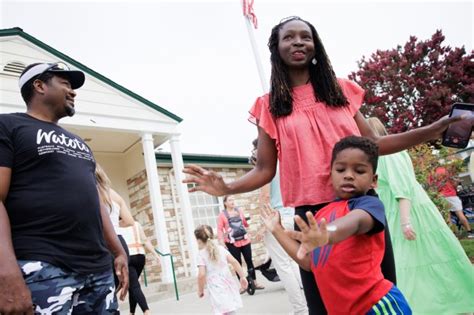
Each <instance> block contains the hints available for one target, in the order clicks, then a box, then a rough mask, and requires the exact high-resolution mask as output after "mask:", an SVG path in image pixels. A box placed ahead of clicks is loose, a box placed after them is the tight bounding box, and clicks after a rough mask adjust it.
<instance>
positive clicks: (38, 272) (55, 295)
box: [18, 260, 84, 314]
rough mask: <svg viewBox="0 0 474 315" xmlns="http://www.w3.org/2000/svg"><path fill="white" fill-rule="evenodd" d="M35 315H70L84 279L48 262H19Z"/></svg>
mask: <svg viewBox="0 0 474 315" xmlns="http://www.w3.org/2000/svg"><path fill="white" fill-rule="evenodd" d="M18 265H19V266H20V269H21V271H22V274H23V278H24V279H25V283H26V285H27V286H28V288H29V289H30V291H31V298H32V300H33V305H34V307H35V314H69V313H70V311H71V309H72V307H73V302H74V296H75V294H76V293H77V291H78V290H79V289H80V288H81V287H82V286H83V282H84V279H83V278H82V277H81V276H80V275H78V274H76V273H73V272H67V271H65V270H64V269H61V268H58V267H56V266H54V265H51V264H49V263H46V262H41V261H30V260H19V261H18Z"/></svg>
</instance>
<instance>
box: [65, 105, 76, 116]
mask: <svg viewBox="0 0 474 315" xmlns="http://www.w3.org/2000/svg"><path fill="white" fill-rule="evenodd" d="M75 113H76V110H75V109H74V107H72V106H70V105H66V115H68V116H69V117H72V116H74V114H75Z"/></svg>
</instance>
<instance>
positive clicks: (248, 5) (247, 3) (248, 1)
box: [242, 0, 258, 28]
mask: <svg viewBox="0 0 474 315" xmlns="http://www.w3.org/2000/svg"><path fill="white" fill-rule="evenodd" d="M253 1H254V0H242V4H243V9H244V16H246V17H247V18H248V19H249V20H250V22H252V24H253V26H254V27H255V28H257V25H258V24H257V16H256V15H255V11H254V10H253Z"/></svg>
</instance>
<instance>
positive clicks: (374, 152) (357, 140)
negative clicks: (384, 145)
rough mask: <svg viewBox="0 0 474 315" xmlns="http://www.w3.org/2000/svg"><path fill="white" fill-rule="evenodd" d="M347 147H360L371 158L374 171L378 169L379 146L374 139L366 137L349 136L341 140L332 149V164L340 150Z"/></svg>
mask: <svg viewBox="0 0 474 315" xmlns="http://www.w3.org/2000/svg"><path fill="white" fill-rule="evenodd" d="M345 149H359V150H361V151H363V152H364V153H365V154H366V155H367V157H368V158H369V162H370V164H371V165H372V168H373V171H374V173H375V172H376V171H377V163H378V159H379V146H378V145H377V144H376V143H375V142H373V141H372V140H370V139H368V138H365V137H357V136H349V137H345V138H343V139H342V140H340V141H339V142H338V143H336V145H335V146H334V149H333V150H332V158H331V166H332V164H333V163H334V160H335V159H336V156H337V155H338V154H339V152H341V151H343V150H345Z"/></svg>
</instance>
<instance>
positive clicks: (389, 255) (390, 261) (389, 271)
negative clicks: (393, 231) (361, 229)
mask: <svg viewBox="0 0 474 315" xmlns="http://www.w3.org/2000/svg"><path fill="white" fill-rule="evenodd" d="M386 221H387V219H386V218H385V222H386ZM384 235H385V252H384V255H383V259H382V263H381V264H380V268H381V269H382V274H383V276H384V278H385V279H387V280H388V281H390V282H392V283H393V284H395V285H397V271H396V269H395V256H394V255H393V248H392V240H391V238H390V231H389V229H388V225H386V226H385V230H384Z"/></svg>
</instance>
